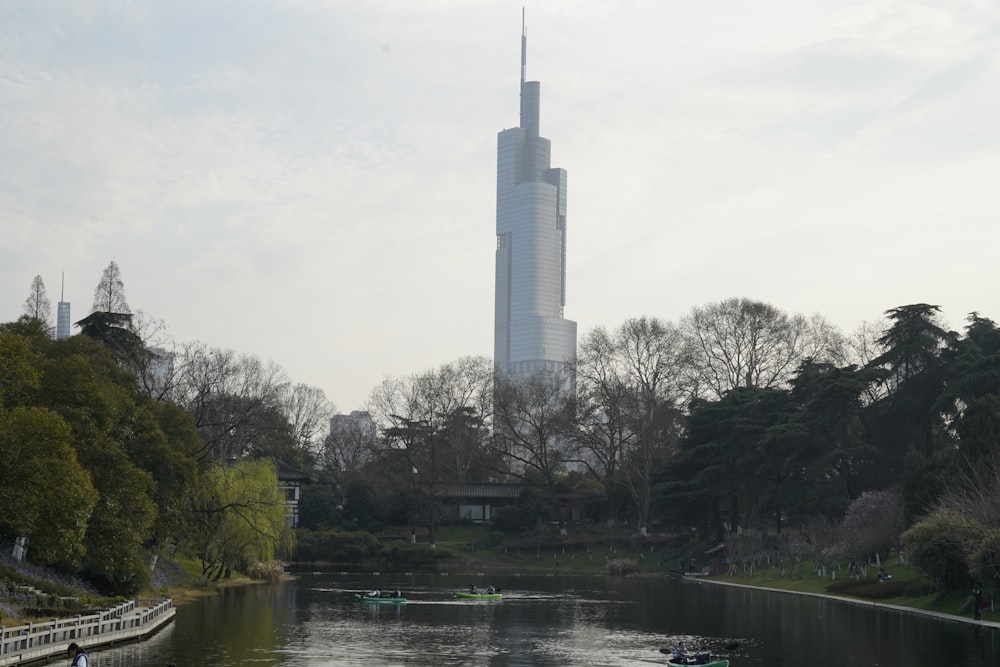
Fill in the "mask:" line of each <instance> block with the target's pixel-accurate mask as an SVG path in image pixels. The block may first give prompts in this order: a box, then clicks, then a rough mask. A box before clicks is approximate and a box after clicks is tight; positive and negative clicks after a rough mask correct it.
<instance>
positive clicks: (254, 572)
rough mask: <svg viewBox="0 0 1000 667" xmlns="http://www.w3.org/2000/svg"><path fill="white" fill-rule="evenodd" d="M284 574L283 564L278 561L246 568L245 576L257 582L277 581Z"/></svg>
mask: <svg viewBox="0 0 1000 667" xmlns="http://www.w3.org/2000/svg"><path fill="white" fill-rule="evenodd" d="M284 573H285V564H284V563H283V562H282V561H280V560H276V561H272V562H270V563H261V562H259V561H258V562H256V563H254V564H253V565H251V566H250V567H248V568H247V576H248V577H250V578H251V579H255V580H257V581H277V580H278V579H280V578H281V576H282V575H283V574H284Z"/></svg>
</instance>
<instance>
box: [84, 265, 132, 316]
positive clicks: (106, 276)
mask: <svg viewBox="0 0 1000 667" xmlns="http://www.w3.org/2000/svg"><path fill="white" fill-rule="evenodd" d="M90 310H91V312H104V313H131V312H132V311H131V309H130V308H129V306H128V301H126V300H125V283H124V282H123V281H122V272H121V269H119V268H118V264H117V263H116V262H115V261H114V260H111V263H110V264H108V266H107V268H105V269H104V273H102V274H101V281H100V282H99V283H97V288H96V289H95V290H94V305H93V306H91V308H90Z"/></svg>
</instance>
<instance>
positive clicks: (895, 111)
mask: <svg viewBox="0 0 1000 667" xmlns="http://www.w3.org/2000/svg"><path fill="white" fill-rule="evenodd" d="M520 10H521V3H514V2H511V1H509V0H496V1H493V2H481V3H468V2H459V1H458V0H440V1H438V2H430V1H429V0H425V1H418V2H408V3H399V2H389V1H385V2H381V1H374V0H373V1H371V2H367V1H366V2H364V3H347V2H332V3H331V2H312V1H307V0H301V1H294V2H293V1H284V2H279V1H274V2H265V1H262V2H246V3H209V4H205V3H195V2H183V1H180V2H171V3H105V2H98V1H97V0H94V1H85V0H81V1H80V2H74V3H70V4H69V5H67V4H66V3H56V2H46V1H44V0H43V1H29V0H11V1H9V2H6V3H3V4H0V154H2V155H3V156H4V159H3V160H0V212H2V213H0V215H2V217H0V233H2V237H3V243H2V244H0V281H2V282H0V284H2V285H3V286H4V288H3V290H2V291H0V293H2V297H0V314H2V313H6V315H2V316H0V319H2V320H9V319H13V318H15V317H16V316H17V315H18V314H19V313H20V306H21V303H22V302H23V299H24V296H26V294H27V290H28V287H29V286H30V283H31V279H32V277H33V276H34V275H35V274H39V273H40V274H42V275H43V277H44V278H45V279H46V280H47V282H48V286H49V289H50V292H52V293H54V292H55V287H56V285H57V284H58V276H59V275H60V273H61V272H62V271H66V273H67V297H68V298H70V299H71V300H72V302H73V304H74V315H79V316H82V315H84V314H86V313H85V311H86V309H87V308H88V307H89V305H90V301H91V298H90V296H91V294H92V290H93V286H94V285H96V283H97V280H98V279H99V277H100V273H101V271H102V270H103V268H104V266H106V265H107V263H108V261H109V260H110V259H112V258H114V259H116V260H117V261H118V263H119V265H120V266H121V267H122V271H123V274H124V277H125V282H126V289H127V291H128V296H129V300H130V302H131V303H132V304H133V306H134V307H137V308H141V309H143V310H144V311H147V312H149V313H151V314H153V315H155V316H157V317H161V318H163V319H164V320H166V321H167V323H168V324H169V325H170V328H171V331H172V333H173V334H174V335H175V336H176V337H177V338H178V339H180V340H193V339H200V340H203V341H206V342H208V343H210V344H213V345H217V346H221V347H232V348H234V349H237V350H240V351H242V352H252V353H256V354H259V355H260V356H262V357H265V358H269V359H273V360H275V361H277V362H278V363H280V364H282V365H283V366H285V367H286V369H287V370H288V371H289V374H290V375H291V376H292V378H293V379H295V381H299V382H307V383H309V384H314V385H317V386H320V387H322V388H323V389H324V390H326V392H327V394H328V395H329V397H330V398H331V399H332V400H334V401H335V402H336V403H337V404H338V406H339V407H340V408H341V409H343V410H350V409H352V408H354V407H357V406H358V404H359V403H360V402H361V401H362V400H364V398H365V396H366V395H367V392H368V390H369V389H371V388H372V387H374V386H375V385H376V384H377V383H378V382H380V381H381V379H382V378H383V377H384V376H386V375H404V374H408V373H413V372H417V371H420V370H425V369H427V368H429V367H432V366H436V365H438V364H441V363H445V362H448V361H451V360H453V359H455V358H456V357H458V356H460V355H464V354H486V355H488V354H490V352H491V350H492V324H493V323H492V317H493V313H492V295H493V248H494V238H493V234H494V211H495V199H494V197H495V192H494V187H495V173H494V171H495V161H496V156H495V146H496V132H497V131H499V130H501V129H503V128H504V127H511V126H513V125H516V123H517V107H518V101H517V77H518V58H519V47H520V44H519V33H520V20H521V15H520ZM527 23H528V35H529V48H528V77H529V78H530V79H538V80H541V81H542V133H543V134H544V135H545V136H547V137H549V138H550V139H551V140H552V146H553V164H554V166H559V167H563V168H565V169H567V170H568V172H569V244H570V245H569V262H570V265H569V292H568V304H567V308H566V314H567V316H568V317H571V318H573V319H576V320H578V322H579V323H580V330H581V334H582V333H585V332H586V331H587V330H588V329H589V328H591V327H593V326H596V325H605V326H615V325H617V324H618V323H620V322H621V320H623V319H624V318H626V317H630V316H635V315H640V314H653V315H658V316H661V317H665V318H670V319H673V318H676V317H679V316H680V315H682V314H684V313H686V312H687V311H688V310H689V309H690V308H691V307H692V306H694V305H698V304H701V303H704V302H705V301H709V300H718V299H722V298H726V297H729V296H734V295H747V296H751V297H756V298H763V299H766V300H769V301H771V302H772V303H774V304H775V305H776V306H778V307H780V308H784V309H787V310H793V311H802V312H817V311H818V312H820V313H823V314H824V315H826V316H828V317H830V318H831V319H833V320H834V321H835V322H837V323H838V324H840V325H841V326H842V327H843V328H845V329H850V328H853V326H854V324H856V323H857V322H858V321H860V320H863V319H871V318H873V317H875V316H877V315H878V314H879V313H881V312H882V311H884V310H885V309H887V308H891V307H894V306H897V305H901V304H903V303H909V302H913V301H926V302H931V303H939V304H940V305H941V306H942V307H943V308H944V309H945V312H946V315H948V317H949V319H950V320H951V321H952V323H953V325H954V326H959V324H960V322H961V319H962V318H963V317H964V315H965V313H966V312H968V311H969V310H973V309H975V310H979V311H981V312H982V313H983V314H984V315H986V316H990V314H991V313H990V310H991V308H993V307H994V306H995V297H993V295H992V292H991V290H990V289H989V286H990V285H991V284H992V283H995V282H996V271H995V269H994V268H993V266H994V260H993V258H992V257H991V256H990V254H989V253H990V250H991V249H992V248H996V247H997V246H998V241H1000V239H998V235H1000V232H996V231H994V230H995V229H996V225H995V219H996V216H997V213H998V209H1000V202H998V200H997V196H996V195H995V194H994V193H993V190H994V189H995V188H993V185H992V182H991V174H994V173H995V171H996V169H995V168H996V166H997V164H996V162H997V158H996V154H997V153H996V149H997V130H996V123H995V121H994V119H993V118H992V116H993V115H994V114H993V111H994V110H995V109H996V107H997V102H998V99H997V98H998V96H1000V92H998V91H997V89H996V87H995V86H994V85H993V82H994V81H995V80H996V78H997V77H996V74H997V59H996V57H995V55H994V54H995V53H996V47H997V42H998V37H1000V30H998V26H1000V13H998V9H996V8H994V6H993V4H992V3H989V2H986V1H985V0H983V1H978V0H967V1H965V2H944V0H924V1H923V2H912V1H910V0H907V1H906V2H903V1H902V0H882V1H879V2H868V1H866V2H855V3H843V2H839V1H838V2H833V1H821V0H815V1H811V2H808V3H801V2H791V1H790V0H769V1H768V2H765V3H763V4H762V3H756V4H753V5H749V4H740V3H730V2H720V1H719V0H709V1H708V2H704V3H688V5H685V6H680V5H676V4H672V3H637V2H626V1H621V2H606V1H604V0H587V1H584V0H575V1H573V2H570V1H569V0H567V1H565V2H545V3H540V2H538V3H534V2H532V3H528V6H527ZM994 315H995V314H994Z"/></svg>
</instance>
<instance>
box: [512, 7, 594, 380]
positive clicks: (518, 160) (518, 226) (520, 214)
mask: <svg viewBox="0 0 1000 667" xmlns="http://www.w3.org/2000/svg"><path fill="white" fill-rule="evenodd" d="M527 48H528V37H527V33H526V32H525V30H524V28H523V24H522V30H521V120H520V124H519V126H518V127H515V128H512V129H509V130H504V131H502V132H500V134H499V135H498V137H497V256H496V262H497V263H496V314H495V319H494V327H495V329H494V339H493V340H494V342H493V363H494V364H495V365H496V367H497V369H499V370H500V371H501V372H503V373H506V374H507V375H510V376H513V377H518V376H529V375H531V374H533V373H536V372H539V371H561V370H563V368H564V366H565V364H566V362H569V361H574V360H575V359H576V322H574V321H572V320H567V319H565V318H564V317H563V308H564V306H565V305H566V170H565V169H557V168H552V167H551V166H550V158H551V145H550V142H549V140H548V139H545V138H543V137H541V136H539V134H538V132H539V107H540V91H541V85H540V84H539V82H537V81H525V80H524V77H525V68H526V64H527Z"/></svg>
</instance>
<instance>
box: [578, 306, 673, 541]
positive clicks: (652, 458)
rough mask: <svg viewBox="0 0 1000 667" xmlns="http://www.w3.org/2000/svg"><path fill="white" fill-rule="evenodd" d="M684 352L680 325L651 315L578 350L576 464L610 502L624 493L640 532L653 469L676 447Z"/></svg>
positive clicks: (594, 336)
mask: <svg viewBox="0 0 1000 667" xmlns="http://www.w3.org/2000/svg"><path fill="white" fill-rule="evenodd" d="M685 353H686V352H685V346H684V342H683V339H682V337H681V334H680V332H679V330H678V329H677V327H675V326H673V325H671V324H669V323H667V322H663V321H661V320H659V319H657V318H651V317H638V318H632V319H629V320H627V321H625V322H624V323H623V324H622V325H621V326H620V327H619V328H618V329H617V330H616V332H615V334H614V336H613V337H612V336H610V335H608V333H607V332H606V331H604V330H603V329H597V330H595V331H594V332H592V333H591V334H590V335H589V336H587V337H586V338H585V339H584V342H583V344H582V345H581V354H580V362H579V363H578V367H577V379H578V397H579V406H578V409H577V430H576V432H575V433H576V437H577V443H578V444H579V449H580V451H581V453H582V454H583V456H582V457H581V459H582V460H583V462H584V463H585V464H586V465H587V466H588V468H589V469H590V470H591V471H592V472H593V473H594V474H595V475H596V476H597V477H598V479H601V480H603V481H604V483H605V484H606V486H607V492H608V495H609V498H610V497H613V486H611V485H617V484H622V485H624V486H625V488H627V489H628V492H629V494H630V495H631V497H632V500H633V502H634V503H635V507H636V510H637V516H636V519H637V523H638V527H639V530H640V532H641V531H643V530H644V529H645V526H646V523H647V521H648V517H649V506H650V479H651V476H652V472H653V468H654V466H655V465H656V463H657V461H659V460H661V459H662V458H664V457H666V456H669V455H671V454H672V453H673V451H674V449H675V447H676V444H677V432H678V428H679V423H678V419H679V417H680V411H679V410H678V409H677V407H676V405H677V402H678V400H679V399H680V396H681V393H680V387H681V382H682V378H683V371H684V368H685ZM595 463H596V464H597V465H595Z"/></svg>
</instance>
